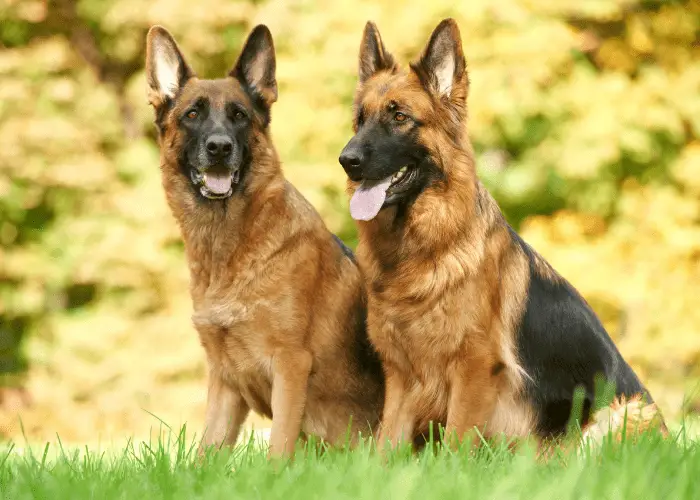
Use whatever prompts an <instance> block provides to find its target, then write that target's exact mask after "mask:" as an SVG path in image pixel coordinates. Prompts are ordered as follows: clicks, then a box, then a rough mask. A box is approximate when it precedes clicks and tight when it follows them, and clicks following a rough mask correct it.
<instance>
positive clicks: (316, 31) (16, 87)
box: [0, 0, 700, 441]
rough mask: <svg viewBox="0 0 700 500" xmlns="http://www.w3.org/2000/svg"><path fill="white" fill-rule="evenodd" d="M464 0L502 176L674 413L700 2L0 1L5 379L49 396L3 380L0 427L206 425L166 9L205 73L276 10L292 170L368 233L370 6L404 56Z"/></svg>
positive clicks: (693, 249)
mask: <svg viewBox="0 0 700 500" xmlns="http://www.w3.org/2000/svg"><path fill="white" fill-rule="evenodd" d="M448 16H450V17H454V18H456V19H457V21H458V22H459V25H460V29H461V32H462V37H463V43H464V48H465V53H466V56H467V62H468V68H469V72H470V79H471V90H470V97H469V106H470V108H469V109H470V111H469V112H470V124H469V127H470V134H471V136H472V139H473V141H474V144H475V147H476V151H477V154H478V158H477V159H478V167H479V171H480V174H481V177H482V179H483V180H484V182H485V183H486V184H487V186H488V187H489V189H490V190H491V191H492V192H493V193H494V195H495V196H496V198H497V199H498V201H499V203H500V204H501V206H502V207H503V209H504V212H505V213H506V215H507V217H508V219H509V220H510V221H511V223H512V224H513V225H514V226H516V227H517V228H519V229H520V231H521V232H522V234H523V236H524V237H525V239H526V240H527V241H529V242H530V243H531V244H532V245H533V246H534V247H535V248H537V249H538V250H539V251H540V252H541V253H542V254H543V255H544V256H545V257H547V258H548V259H549V260H550V261H551V262H552V264H553V265H554V266H555V267H556V268H557V269H558V270H559V271H560V272H561V273H562V274H563V275H564V276H566V277H567V278H568V279H569V280H571V281H572V282H573V283H574V285H575V286H576V287H577V288H579V290H580V291H581V292H582V293H583V294H584V296H585V297H586V298H587V299H588V300H589V301H590V302H591V304H592V305H593V307H594V308H595V309H596V311H597V312H598V313H599V314H600V315H601V317H602V319H603V320H604V322H605V324H606V326H607V327H608V328H609V329H610V332H611V334H612V335H613V337H614V338H615V339H616V341H617V342H618V344H619V346H620V349H621V350H622V352H623V354H624V355H625V356H626V357H627V358H628V359H629V360H630V361H631V363H632V364H633V365H634V367H635V368H636V369H638V370H639V372H640V374H641V376H642V377H643V378H644V380H645V381H647V382H648V384H649V386H650V388H651V390H652V392H653V393H654V395H655V396H656V397H657V399H658V400H659V402H660V403H661V406H662V408H663V409H664V411H666V412H667V413H668V414H669V415H671V416H673V417H677V416H678V415H679V412H680V409H681V403H682V398H683V394H684V392H685V391H687V390H691V389H692V388H693V386H694V384H696V383H697V381H698V380H699V379H700V334H698V331H699V330H700V309H698V308H696V307H694V300H695V298H696V295H695V294H696V293H698V291H699V288H698V287H699V285H698V283H700V265H699V263H700V57H698V56H700V43H699V40H700V36H699V33H700V2H698V1H697V0H684V1H676V2H665V1H661V0H658V1H657V0H644V1H642V0H586V1H585V2H552V1H551V0H501V1H499V2H492V1H488V0H471V1H469V2H449V1H447V0H435V1H431V2H423V1H421V2H418V1H416V2H402V3H400V4H397V3H396V2H389V1H388V0H372V1H370V0H352V1H350V0H337V1H334V2H321V1H313V0H267V1H243V0H239V1H227V0H200V1H199V2H197V3H196V4H193V3H192V2H188V1H185V0H153V1H151V2H146V3H144V2H142V1H140V0H116V1H110V2H105V1H102V0H55V1H52V2H48V1H47V0H22V1H19V0H0V19H1V20H2V22H0V45H2V47H3V48H2V50H0V385H4V386H5V387H17V386H21V387H25V388H26V390H27V392H28V394H29V397H30V398H31V401H28V400H27V398H24V399H25V401H24V403H22V398H17V397H11V395H12V394H16V393H17V392H16V391H15V392H11V391H10V390H9V389H5V391H4V392H3V391H2V390H0V435H2V434H8V435H16V434H17V433H18V432H20V431H19V425H18V415H21V417H22V420H23V423H24V426H25V430H26V432H27V433H28V435H29V436H30V437H32V438H44V439H48V438H52V437H53V436H54V433H55V432H58V433H59V434H60V435H61V437H62V438H63V439H65V440H81V441H86V440H96V439H98V438H102V439H109V438H112V437H114V438H117V437H120V436H125V435H134V434H135V435H141V436H142V435H145V434H146V433H147V432H148V428H149V427H151V426H157V425H158V421H157V420H156V419H155V418H154V417H152V416H151V415H149V413H148V412H152V413H154V414H155V415H158V416H159V417H160V418H162V419H163V420H165V421H166V422H168V423H169V424H172V425H179V424H181V423H182V422H185V421H187V422H189V424H190V425H191V426H193V427H195V428H198V427H199V425H200V424H201V422H202V414H203V404H204V398H205V385H204V384H205V382H204V381H205V368H204V360H203V353H202V351H201V348H200V347H199V345H198V341H197V337H196V334H195V332H194V330H193V328H192V327H191V326H190V321H189V316H190V308H191V306H190V302H189V296H188V288H187V272H186V266H185V263H184V257H183V253H182V245H181V243H180V239H179V235H178V232H177V229H176V227H175V224H174V222H173V220H172V217H171V216H170V214H169V212H168V209H167V207H166V205H165V201H164V195H163V192H162V187H161V185H160V174H159V169H158V161H159V159H158V149H157V146H156V143H155V140H154V134H155V130H154V126H153V124H152V120H153V116H152V110H151V109H150V108H149V107H148V105H147V103H146V97H145V79H144V73H143V58H144V48H145V47H144V39H145V33H146V31H147V29H148V28H149V27H150V26H151V25H152V24H162V25H164V26H166V27H167V28H168V29H169V30H170V31H171V32H172V33H173V34H174V35H175V37H176V38H177V40H178V42H179V43H180V45H181V47H182V48H183V50H184V52H185V54H186V55H187V57H188V58H189V60H190V63H191V64H192V66H193V67H194V68H195V69H196V70H197V71H198V73H199V74H200V75H202V76H205V77H214V76H220V75H222V74H224V73H225V72H226V71H227V70H228V69H229V68H230V67H231V65H232V64H233V63H234V61H235V59H236V57H237V54H238V50H239V48H240V45H241V42H242V40H243V38H244V37H245V35H246V34H247V32H248V31H249V30H250V29H251V28H252V27H253V26H254V25H255V24H257V23H259V22H262V23H265V24H267V25H268V26H269V27H270V29H271V30H272V33H273V36H274V38H275V44H276V48H277V52H278V66H277V73H278V74H277V76H278V84H279V94H280V98H279V102H278V103H277V104H276V105H275V107H274V108H273V120H272V134H273V137H274V140H275V143H276V145H277V149H278V151H279V153H280V157H281V158H282V160H283V164H284V169H285V172H286V174H287V176H288V177H289V178H290V180H292V182H294V183H295V184H296V185H297V186H298V187H299V188H300V190H301V191H302V192H303V193H304V194H305V195H306V196H307V197H308V198H309V199H310V200H311V201H312V203H313V204H314V205H315V206H316V207H317V208H318V209H319V210H320V211H321V213H322V215H323V216H324V218H325V220H326V222H327V223H328V225H329V226H330V228H331V229H332V230H333V231H336V232H337V233H338V234H339V235H340V236H341V237H342V238H343V239H345V240H346V241H347V242H348V243H350V244H351V245H352V244H353V243H354V241H355V230H354V225H353V223H352V221H351V220H350V219H349V217H348V214H347V199H346V196H345V194H344V180H345V178H344V174H343V171H342V169H341V168H340V167H339V166H338V164H337V156H338V154H339V152H340V150H341V149H342V147H343V145H344V143H345V142H346V141H347V140H348V138H349V136H350V134H351V104H352V94H353V90H354V87H355V83H356V75H355V73H356V67H357V61H356V58H357V50H358V47H359V41H360V35H361V32H362V28H363V26H364V23H365V22H366V21H367V20H368V19H372V20H374V21H375V22H377V23H378V26H379V28H380V31H381V32H382V35H383V38H384V41H385V43H386V45H387V48H388V49H389V50H390V51H391V52H393V53H394V54H395V55H396V56H397V57H398V59H399V60H401V61H404V62H405V61H407V60H408V59H409V58H412V57H415V56H416V55H417V53H418V51H419V50H420V49H421V48H422V46H423V45H424V43H425V42H426V40H427V37H428V35H429V33H430V31H431V30H432V28H433V27H434V26H435V25H436V24H437V23H438V22H439V21H440V20H441V19H442V18H444V17H448ZM3 394H4V396H3ZM23 404H24V405H25V406H23ZM696 405H697V403H696Z"/></svg>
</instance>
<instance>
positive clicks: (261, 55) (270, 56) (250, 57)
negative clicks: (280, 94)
mask: <svg viewBox="0 0 700 500" xmlns="http://www.w3.org/2000/svg"><path fill="white" fill-rule="evenodd" d="M276 67H277V63H276V60H275V45H274V43H273V41H272V34H271V33H270V30H269V29H268V27H267V26H265V25H264V24H259V25H257V26H256V27H255V28H254V29H253V31H251V33H250V35H248V39H247V40H246V42H245V45H244V46H243V50H242V51H241V55H240V56H239V57H238V61H237V62H236V65H235V66H234V67H233V69H232V70H231V72H230V73H229V74H230V75H231V76H232V77H234V78H237V79H238V81H239V82H241V85H243V87H245V88H246V89H247V90H248V92H249V93H250V94H251V95H253V96H254V97H256V98H258V99H261V100H262V102H263V104H264V105H265V106H266V107H267V108H268V109H269V108H270V106H272V103H274V102H275V101H276V100H277V80H276V79H275V70H276Z"/></svg>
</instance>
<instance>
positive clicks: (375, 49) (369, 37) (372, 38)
mask: <svg viewBox="0 0 700 500" xmlns="http://www.w3.org/2000/svg"><path fill="white" fill-rule="evenodd" d="M395 69H396V63H395V62H394V57H393V56H392V55H391V54H389V52H387V51H386V48H385V47H384V43H382V37H381V35H380V34H379V30H378V29H377V25H376V24H374V23H373V22H372V21H367V24H366V25H365V31H364V32H363V33H362V44H361V45H360V70H359V76H360V83H364V82H365V81H366V80H367V79H368V78H370V77H371V76H372V75H374V74H375V73H377V72H378V71H384V70H390V71H394V70H395Z"/></svg>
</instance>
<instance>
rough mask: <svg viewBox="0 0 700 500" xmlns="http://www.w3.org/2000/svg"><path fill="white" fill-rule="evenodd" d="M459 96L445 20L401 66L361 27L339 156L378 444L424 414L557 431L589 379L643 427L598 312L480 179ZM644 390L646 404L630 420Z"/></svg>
mask: <svg viewBox="0 0 700 500" xmlns="http://www.w3.org/2000/svg"><path fill="white" fill-rule="evenodd" d="M468 88H469V81H468V77H467V71H466V64H465V59H464V55H463V53H462V45H461V40H460V35H459V30H458V28H457V24H456V23H455V21H454V20H451V19H446V20H444V21H443V22H442V23H440V24H439V25H438V26H437V28H436V29H435V31H434V32H433V34H432V36H431V37H430V40H429V42H428V44H427V46H426V47H425V49H424V51H423V53H422V55H421V56H420V58H419V59H418V60H417V61H415V62H414V63H412V64H411V65H410V68H409V69H408V71H403V70H401V69H400V68H399V67H398V65H397V64H396V62H395V61H394V58H393V57H392V56H391V54H390V53H388V52H387V51H386V49H385V48H384V45H383V43H382V40H381V38H380V35H379V32H378V30H377V27H376V26H375V25H374V24H373V23H371V22H368V23H367V25H366V27H365V31H364V36H363V40H362V43H361V48H360V58H359V83H358V87H357V91H356V96H355V104H354V112H355V114H354V124H353V125H354V127H353V128H354V131H355V135H354V137H353V138H352V139H351V140H350V141H349V143H348V144H347V145H346V146H345V148H344V149H343V151H342V153H341V155H340V158H339V161H340V163H341V164H342V166H343V168H344V169H345V172H346V173H347V175H348V177H349V181H348V190H349V192H350V193H352V198H351V200H350V210H351V214H352V216H353V218H355V219H356V220H358V226H359V236H360V242H359V246H358V250H357V255H358V260H359V262H360V266H361V268H362V270H363V274H364V275H365V280H366V285H367V289H368V293H369V298H368V308H369V310H368V329H369V336H370V340H371V341H372V343H373V344H374V345H375V347H376V348H377V350H378V352H379V354H380V358H381V359H382V363H383V366H384V371H385V380H386V399H385V405H384V416H383V419H382V425H381V432H380V435H379V440H380V444H384V443H385V440H389V442H390V443H391V444H392V445H394V446H395V445H396V444H397V442H398V441H399V440H400V439H401V438H402V436H403V438H404V439H406V440H407V441H409V442H410V441H412V440H413V439H416V438H417V437H419V436H420V434H421V433H424V432H426V431H427V430H428V426H429V422H431V421H433V422H435V423H439V424H441V425H444V426H445V427H446V429H445V430H446V432H447V433H453V434H451V435H452V436H454V437H457V438H459V439H463V438H464V437H465V433H466V432H468V431H471V430H472V429H473V428H474V427H477V428H478V429H479V430H480V431H481V432H483V433H485V434H486V435H493V436H495V435H502V434H506V435H508V436H513V437H515V436H525V435H534V436H539V437H540V438H543V437H552V436H561V435H563V434H564V432H565V430H566V428H567V423H568V422H569V418H570V415H571V414H572V407H573V406H574V404H573V402H574V400H575V398H574V394H575V392H576V391H575V389H576V388H577V387H581V388H583V390H584V393H583V418H582V420H581V421H580V423H581V424H582V425H583V427H584V428H586V425H587V424H589V422H592V421H593V420H592V419H591V416H592V415H591V412H592V408H593V409H595V406H594V396H595V392H596V385H597V383H596V381H597V379H598V376H599V375H600V376H603V377H604V379H607V381H609V382H613V383H614V384H615V392H614V394H615V396H617V398H618V400H617V401H616V402H614V405H615V406H614V407H613V409H614V410H615V411H616V412H618V413H620V412H623V411H628V410H631V411H630V416H639V415H642V416H643V417H642V418H638V420H642V422H641V423H642V424H644V425H646V424H648V423H649V421H650V419H651V418H652V417H651V416H650V415H655V414H656V412H655V411H654V412H650V411H649V410H650V409H651V410H655V406H654V403H653V402H652V400H651V397H650V395H649V394H648V392H647V391H646V389H645V388H644V386H643V385H642V384H641V383H640V381H639V380H638V378H637V376H636V375H635V373H634V372H633V371H632V369H631V368H630V366H629V365H628V364H627V363H626V362H625V360H624V359H623V358H622V356H621V355H620V353H619V352H618V350H617V348H616V347H615V345H614V344H613V342H612V340H611V339H610V337H609V336H608V334H607V333H606V331H605V329H604V328H603V326H602V324H601V323H600V321H599V320H598V318H597V317H596V315H595V313H594V312H593V310H592V309H591V308H590V307H589V306H588V304H587V303H586V301H585V300H584V299H583V298H582V297H581V296H580V295H579V294H578V292H577V291H576V290H575V289H574V288H573V286H571V285H570V284H569V283H568V282H567V281H566V280H565V279H564V278H562V277H561V276H560V275H559V274H557V272H556V271H555V270H554V269H552V267H551V266H550V265H549V264H548V263H547V262H546V261H545V260H544V259H543V258H542V257H541V256H540V255H538V254H537V253H536V252H535V251H534V250H533V249H532V248H530V247H529V246H528V245H527V244H526V243H525V242H524V241H523V240H522V239H521V238H520V237H519V236H518V235H517V234H516V233H515V232H514V231H513V229H512V228H511V227H510V226H509V225H508V223H507V222H506V221H505V219H504V217H503V215H502V214H501V211H500V209H499V208H498V206H497V204H496V202H495V201H494V199H493V198H492V197H491V196H490V195H489V193H488V192H487V191H486V189H485V188H484V187H483V186H482V184H481V183H480V182H479V180H478V179H477V177H476V173H475V166H474V154H473V150H472V146H471V143H470V140H469V137H468V134H467V131H466V121H467V105H466V100H467V93H468ZM610 396H612V394H610ZM642 397H643V399H644V400H645V401H647V402H648V404H649V405H650V406H646V407H642V408H641V409H642V410H644V411H641V412H640V411H638V410H640V403H639V401H638V400H637V399H635V398H642ZM625 398H627V403H625ZM629 398H632V399H634V401H630V399H629ZM608 401H609V400H608ZM629 403H634V404H629ZM631 413H634V415H631ZM659 422H660V427H663V421H662V420H659ZM436 427H437V426H436ZM475 434H476V433H475ZM474 439H477V438H474Z"/></svg>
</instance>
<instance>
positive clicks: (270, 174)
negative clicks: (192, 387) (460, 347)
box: [146, 25, 383, 456]
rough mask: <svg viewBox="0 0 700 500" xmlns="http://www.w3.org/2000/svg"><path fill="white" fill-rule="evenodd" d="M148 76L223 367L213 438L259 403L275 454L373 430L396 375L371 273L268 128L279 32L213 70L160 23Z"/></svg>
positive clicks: (206, 339)
mask: <svg viewBox="0 0 700 500" xmlns="http://www.w3.org/2000/svg"><path fill="white" fill-rule="evenodd" d="M146 75H147V80H148V95H149V100H150V102H151V104H152V105H153V107H154V108H155V116H156V121H155V123H156V125H157V127H158V131H159V143H160V148H161V170H162V178H163V186H164V188H165V193H166V197H167V201H168V204H169V206H170V208H171V210H172V212H173V214H174V216H175V218H176V219H177V222H178V224H179V226H180V230H181V233H182V236H183V239H184V243H185V249H186V255H187V260H188V264H189V269H190V279H191V286H190V292H191V295H192V302H193V306H194V314H193V316H192V319H193V322H194V325H195V327H196V329H197V331H198V333H199V336H200V339H201V343H202V345H203V347H204V350H205V352H206V356H207V361H208V366H209V391H208V398H207V399H208V400H207V412H206V429H205V432H204V437H203V441H202V443H203V447H204V446H208V445H230V444H233V443H235V441H236V438H237V436H238V433H239V430H240V427H241V424H242V423H243V421H244V420H245V418H246V415H247V414H248V412H249V410H250V409H252V410H253V411H255V412H257V413H259V414H260V415H263V416H266V417H268V418H272V434H271V437H270V453H271V455H275V456H277V455H282V454H289V453H291V452H292V451H293V449H294V445H295V441H296V439H297V437H299V436H300V432H303V433H304V434H314V435H316V436H319V437H320V438H322V439H324V440H326V441H329V442H331V443H338V442H339V441H342V440H344V439H346V437H347V436H348V432H349V431H351V434H350V437H351V439H354V438H356V435H357V433H358V431H362V432H365V433H366V434H367V435H369V434H370V429H371V428H372V427H375V426H377V424H378V421H379V416H380V414H381V405H382V401H383V374H382V370H381V366H380V364H379V360H378V357H377V356H376V353H375V351H374V350H373V349H372V347H371V345H370V343H369V340H368V339H367V334H366V326H365V324H366V295H365V293H364V287H363V283H362V278H361V276H360V272H359V269H358V267H357V264H356V262H355V261H354V256H353V255H352V253H350V251H349V250H348V249H347V247H345V246H344V245H343V244H342V242H341V241H340V240H339V239H338V238H337V237H335V236H334V235H332V234H331V233H330V232H329V231H328V230H327V229H326V227H325V225H324V223H323V221H322V220H321V217H320V216H319V215H318V213H317V212H316V211H315V210H314V209H313V207H312V206H311V205H310V204H309V203H308V202H307V201H306V200H305V199H304V198H303V197H302V195H301V194H300V193H299V192H298V191H297V190H296V189H295V188H294V187H293V186H292V185H290V184H289V183H288V182H287V181H286V180H285V178H284V177H283V175H282V171H281V168H280V163H279V161H278V158H277V153H276V151H275V148H274V146H273V144H272V140H271V139H270V134H269V128H268V125H269V123H270V108H271V106H272V104H273V103H274V102H275V101H276V100H277V84H276V79H275V51H274V46H273V41H272V36H271V34H270V31H269V30H268V29H267V27H265V26H263V25H260V26H257V27H256V28H255V29H254V30H253V31H252V32H251V34H250V35H249V37H248V39H247V41H246V43H245V46H244V48H243V50H242V52H241V54H240V57H239V59H238V61H237V63H236V65H235V66H234V67H233V69H232V70H231V72H230V73H229V74H228V75H226V76H225V77H224V78H221V79H216V80H205V79H199V78H197V77H196V76H195V74H194V72H193V71H192V69H191V68H190V66H189V65H188V64H187V63H186V62H185V59H184V57H183V55H182V53H181V52H180V50H179V49H178V46H177V44H176V43H175V41H174V39H173V38H172V36H171V35H170V34H169V33H168V32H167V31H166V30H165V29H164V28H162V27H160V26H154V27H152V28H151V30H150V31H149V33H148V39H147V61H146ZM351 421H352V423H351Z"/></svg>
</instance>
